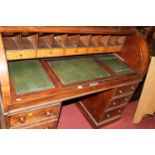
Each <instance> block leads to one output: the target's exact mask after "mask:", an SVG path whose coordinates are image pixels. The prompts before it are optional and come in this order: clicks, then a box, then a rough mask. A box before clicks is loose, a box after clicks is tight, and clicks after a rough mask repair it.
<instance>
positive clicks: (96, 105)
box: [0, 26, 149, 129]
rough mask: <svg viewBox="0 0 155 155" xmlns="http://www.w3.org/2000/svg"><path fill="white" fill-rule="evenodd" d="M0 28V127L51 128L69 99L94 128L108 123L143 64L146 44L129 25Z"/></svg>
mask: <svg viewBox="0 0 155 155" xmlns="http://www.w3.org/2000/svg"><path fill="white" fill-rule="evenodd" d="M0 32H1V33H0V84H1V87H0V92H1V97H0V99H1V101H0V122H1V128H10V129H13V128H26V129H28V128H56V127H57V122H58V120H59V115H60V114H61V113H60V112H61V106H62V102H63V101H68V100H69V101H70V100H71V99H76V102H77V106H78V107H79V108H80V110H81V112H82V113H83V114H84V116H85V117H86V118H87V119H88V121H89V122H90V124H91V125H92V126H93V127H94V128H100V127H101V126H103V125H106V124H108V123H112V122H113V121H116V120H118V119H120V118H121V116H122V112H123V110H124V108H125V107H126V106H127V104H128V102H129V100H130V98H131V97H132V95H133V93H134V91H135V89H136V87H137V86H138V84H139V82H140V81H141V80H142V78H143V75H144V73H145V71H146V69H147V66H148V58H149V56H148V47H147V44H146V42H145V40H144V39H143V37H142V35H141V34H140V33H139V32H138V31H137V30H136V29H133V28H130V27H128V28H120V27H114V28H112V27H70V26H69V27H0ZM75 121H76V120H75Z"/></svg>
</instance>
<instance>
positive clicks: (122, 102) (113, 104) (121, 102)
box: [107, 94, 132, 110]
mask: <svg viewBox="0 0 155 155" xmlns="http://www.w3.org/2000/svg"><path fill="white" fill-rule="evenodd" d="M131 97H132V94H130V95H127V96H124V97H121V98H118V99H113V100H111V101H110V104H109V106H108V109H107V110H110V109H113V108H115V107H117V106H121V105H125V104H127V103H128V102H129V101H130V99H131Z"/></svg>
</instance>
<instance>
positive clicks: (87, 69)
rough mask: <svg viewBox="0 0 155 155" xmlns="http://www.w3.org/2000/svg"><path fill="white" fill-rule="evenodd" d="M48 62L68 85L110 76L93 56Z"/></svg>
mask: <svg viewBox="0 0 155 155" xmlns="http://www.w3.org/2000/svg"><path fill="white" fill-rule="evenodd" d="M48 63H49V65H50V66H51V67H52V68H53V70H54V71H55V73H56V74H57V75H58V77H59V79H60V80H61V81H62V83H63V84H66V85H67V84H71V83H75V82H84V81H88V80H93V79H97V78H104V77H109V76H110V74H109V73H108V72H106V71H105V70H104V69H102V68H101V67H100V66H99V65H98V64H97V63H96V62H95V61H94V60H93V59H91V58H76V59H68V60H57V61H48Z"/></svg>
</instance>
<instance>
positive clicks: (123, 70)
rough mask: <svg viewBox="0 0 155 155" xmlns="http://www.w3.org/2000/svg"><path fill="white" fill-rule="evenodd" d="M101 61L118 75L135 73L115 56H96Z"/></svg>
mask: <svg viewBox="0 0 155 155" xmlns="http://www.w3.org/2000/svg"><path fill="white" fill-rule="evenodd" d="M96 57H97V58H98V59H99V60H100V61H102V62H103V63H104V64H105V65H107V66H108V67H109V68H111V69H112V70H113V72H115V73H116V74H118V75H123V74H129V73H133V72H134V71H133V70H132V69H131V68H129V67H128V66H127V65H126V64H124V63H123V62H122V61H121V60H120V59H119V58H117V57H116V56H115V55H113V54H102V55H98V56H96Z"/></svg>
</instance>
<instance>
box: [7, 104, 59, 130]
mask: <svg viewBox="0 0 155 155" xmlns="http://www.w3.org/2000/svg"><path fill="white" fill-rule="evenodd" d="M59 111H60V104H55V105H52V106H48V107H42V108H38V109H33V110H28V111H26V112H20V113H18V114H14V115H11V116H10V117H9V118H10V126H11V127H13V126H20V125H24V124H29V123H33V122H38V121H41V120H44V119H47V118H57V117H58V115H59Z"/></svg>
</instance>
